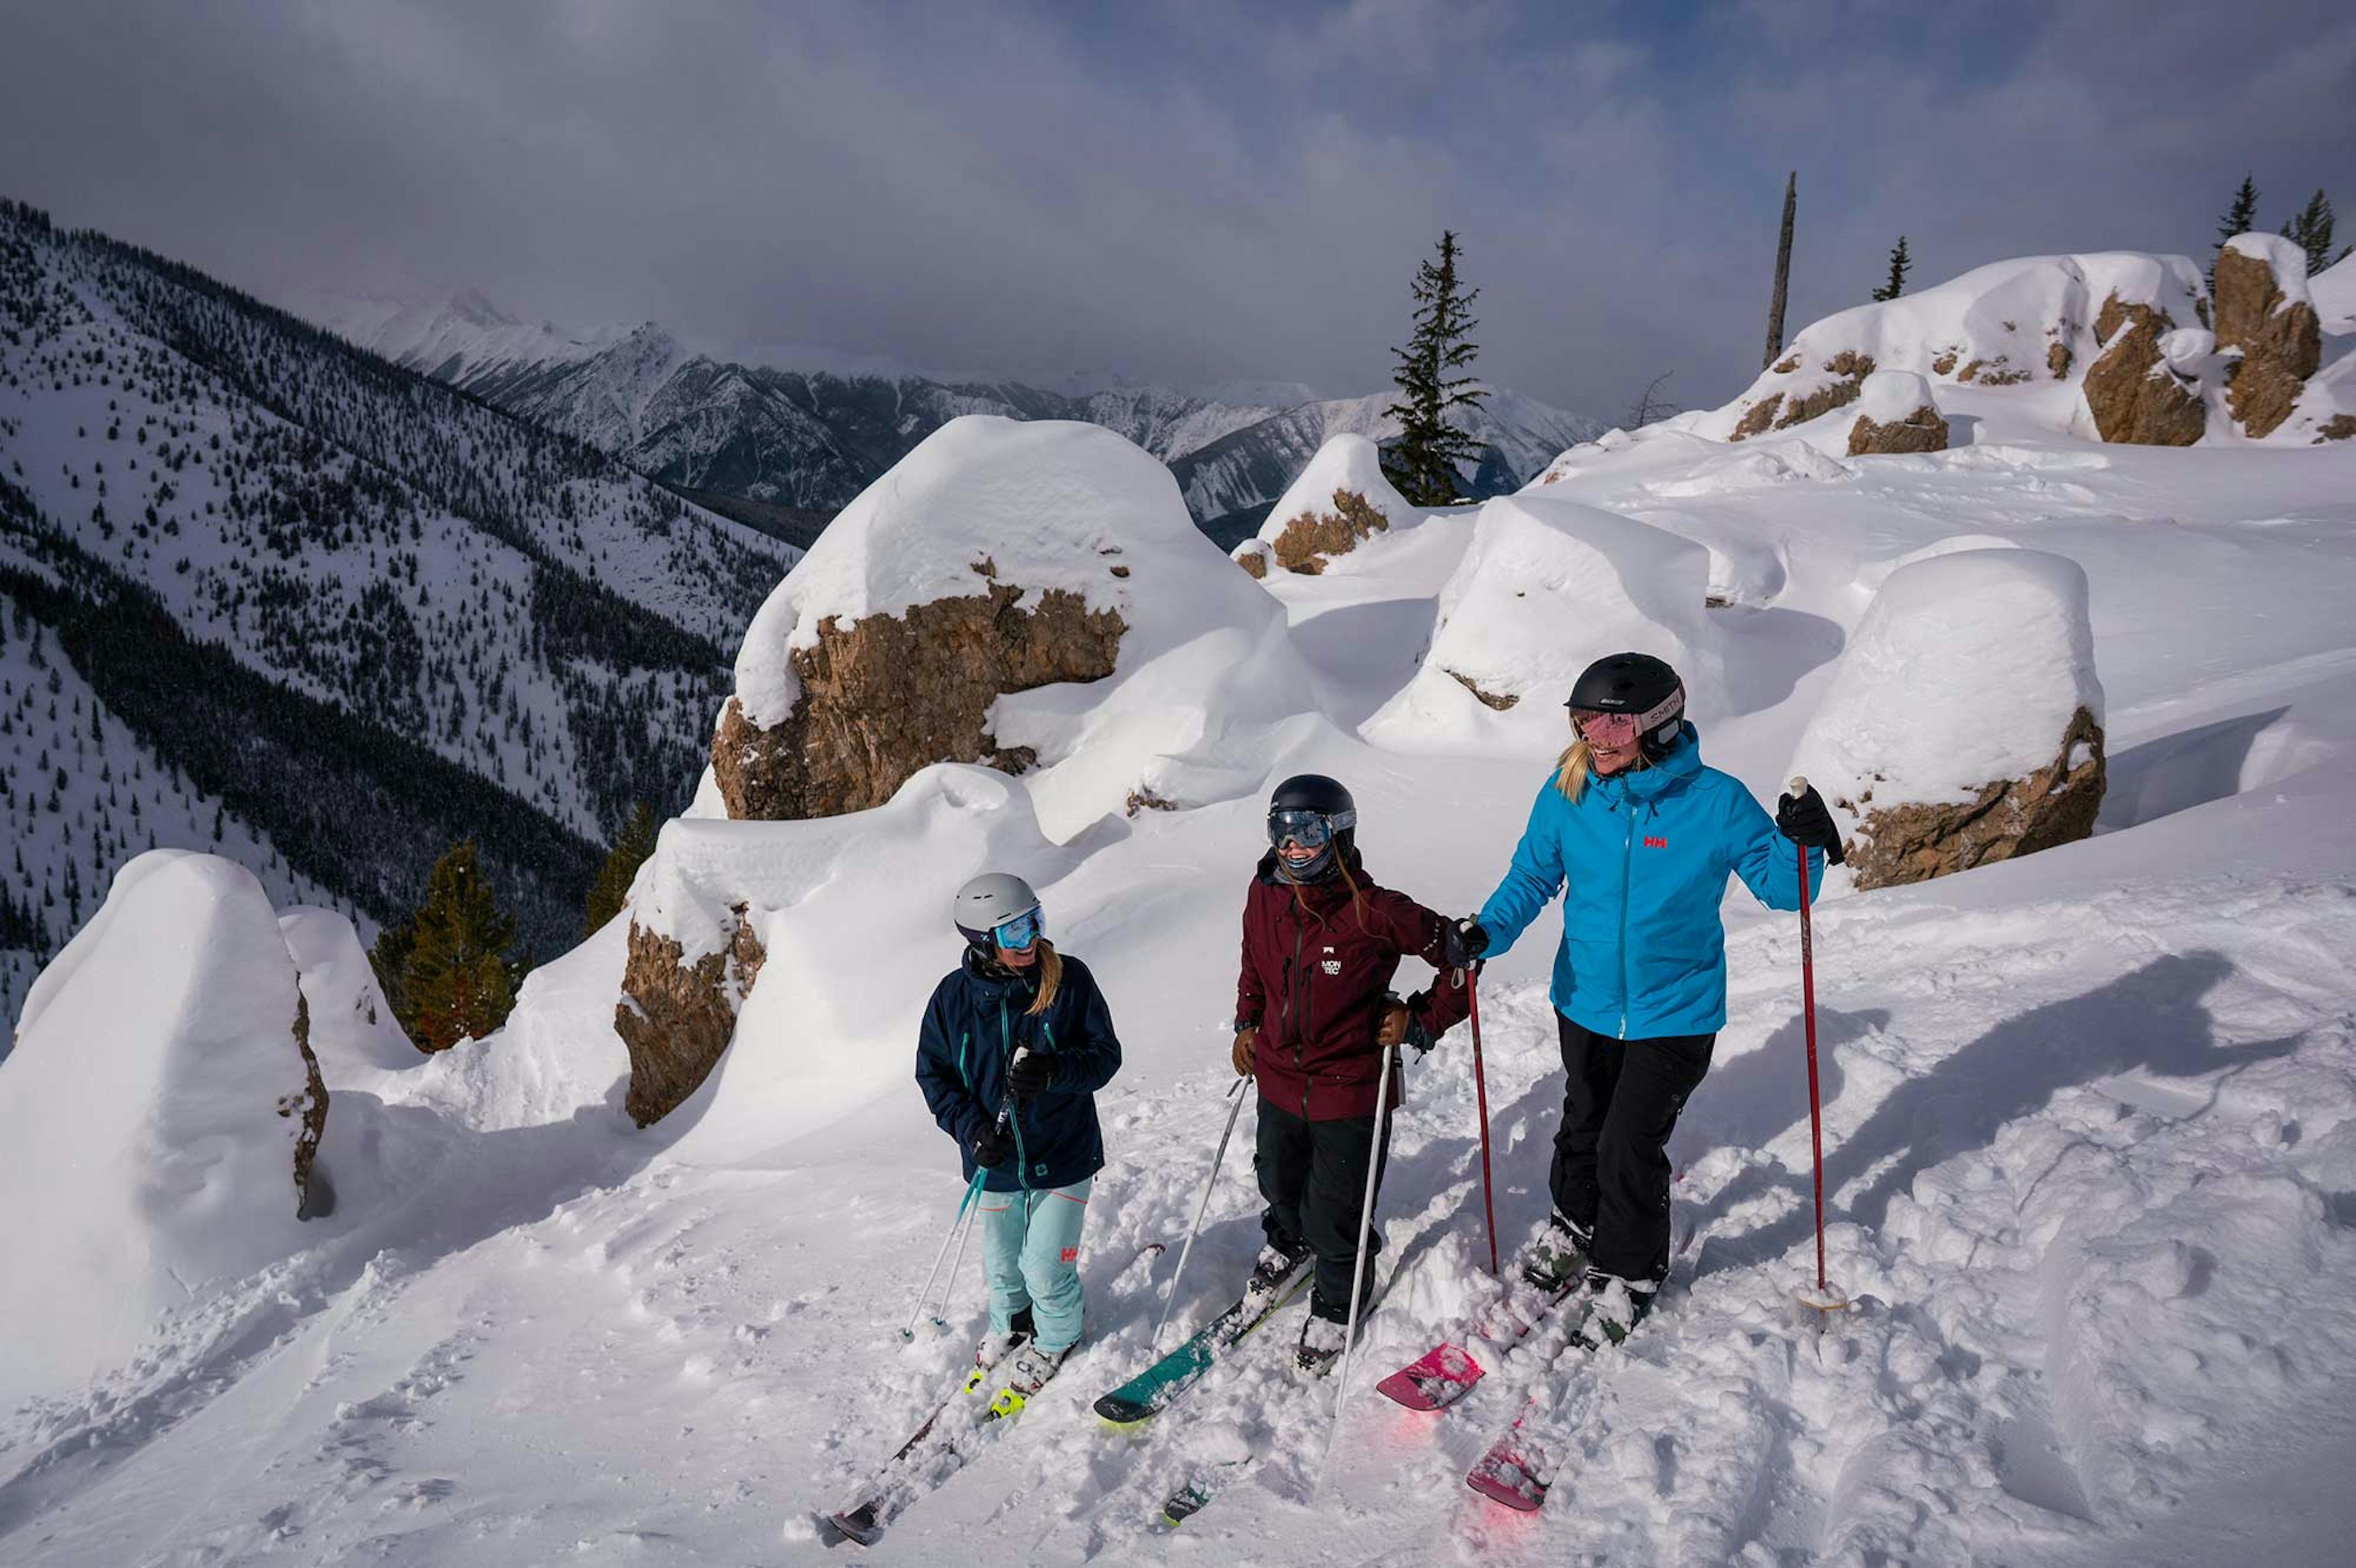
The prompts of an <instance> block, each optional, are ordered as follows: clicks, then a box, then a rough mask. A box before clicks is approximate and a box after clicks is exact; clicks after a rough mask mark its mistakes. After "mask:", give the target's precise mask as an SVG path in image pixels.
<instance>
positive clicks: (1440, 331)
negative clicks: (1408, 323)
mask: <svg viewBox="0 0 2356 1568" xmlns="http://www.w3.org/2000/svg"><path fill="white" fill-rule="evenodd" d="M1457 254H1458V249H1457V244H1456V231H1455V230H1454V229H1444V230H1442V231H1441V233H1440V260H1439V261H1437V262H1436V263H1435V262H1432V261H1426V262H1424V263H1423V264H1422V265H1421V266H1419V267H1418V268H1417V269H1416V274H1415V282H1414V283H1411V284H1409V285H1408V287H1409V289H1410V291H1411V292H1412V293H1414V295H1415V301H1416V308H1415V313H1414V318H1413V319H1414V322H1415V332H1414V335H1413V336H1411V337H1409V338H1408V346H1407V347H1405V348H1393V349H1392V350H1391V355H1392V357H1393V358H1394V359H1395V360H1396V361H1397V364H1396V366H1395V368H1393V370H1392V372H1391V379H1392V380H1393V381H1394V382H1395V383H1397V385H1398V389H1399V400H1398V402H1395V403H1393V404H1391V405H1390V406H1389V407H1388V408H1387V409H1385V410H1384V412H1385V413H1386V414H1388V415H1392V416H1395V417H1396V418H1397V419H1398V421H1399V435H1398V441H1397V442H1396V443H1394V444H1393V445H1392V447H1391V449H1390V450H1389V451H1388V452H1386V453H1384V454H1383V473H1384V475H1385V476H1386V477H1387V478H1388V479H1389V480H1390V482H1391V484H1392V485H1394V486H1396V487H1397V488H1398V493H1399V494H1400V495H1402V496H1406V497H1407V499H1408V501H1410V502H1412V503H1413V504H1414V505H1416V506H1419V507H1444V506H1447V505H1448V504H1449V503H1450V502H1451V501H1453V500H1455V499H1456V491H1457V485H1458V483H1459V480H1458V475H1457V464H1460V463H1465V462H1469V461H1472V460H1473V459H1475V458H1477V457H1479V456H1480V454H1481V443H1479V442H1476V441H1474V440H1473V439H1472V437H1471V436H1470V435H1468V434H1466V433H1465V432H1463V431H1462V430H1459V429H1458V428H1457V427H1456V426H1455V425H1453V424H1451V422H1450V417H1451V415H1452V414H1454V413H1455V411H1457V410H1459V409H1477V408H1479V407H1480V406H1481V403H1482V401H1483V399H1485V398H1487V397H1488V395H1489V394H1488V393H1487V392H1485V391H1483V390H1481V389H1479V388H1478V387H1476V386H1474V385H1473V382H1472V378H1471V377H1470V376H1459V375H1452V374H1451V372H1453V371H1459V370H1462V369H1463V368H1465V367H1466V366H1468V365H1470V364H1472V360H1473V357H1475V356H1476V355H1478V354H1479V353H1480V352H1481V350H1480V348H1479V347H1477V346H1475V345H1474V344H1473V342H1472V337H1471V334H1472V329H1473V328H1474V327H1476V326H1478V325H1481V324H1480V323H1479V322H1477V321H1475V320H1473V319H1472V314H1471V311H1472V302H1473V301H1474V300H1476V299H1479V298H1480V297H1481V291H1480V290H1479V289H1470V290H1467V289H1464V288H1463V287H1462V284H1461V283H1459V281H1458V279H1457V276H1456V258H1457Z"/></svg>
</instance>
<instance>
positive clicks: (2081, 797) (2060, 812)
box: [1835, 708, 2104, 889]
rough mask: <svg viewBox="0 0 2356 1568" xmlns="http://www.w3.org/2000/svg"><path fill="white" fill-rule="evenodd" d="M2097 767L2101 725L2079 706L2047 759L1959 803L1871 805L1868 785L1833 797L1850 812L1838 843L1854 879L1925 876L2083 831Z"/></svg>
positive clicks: (2030, 850) (1870, 883)
mask: <svg viewBox="0 0 2356 1568" xmlns="http://www.w3.org/2000/svg"><path fill="white" fill-rule="evenodd" d="M2103 785H2104V754H2103V727H2102V726H2101V725H2100V724H2097V723H2096V722H2095V721H2094V715H2093V714H2091V713H2089V712H2088V711H2087V710H2086V709H2083V708H2081V709H2078V711H2077V713H2076V714H2075V715H2074V716H2073V717H2072V720H2071V721H2070V727H2069V728H2068V729H2067V730H2066V731H2063V733H2062V736H2061V746H2060V747H2059V748H2058V749H2057V750H2056V752H2054V757H2053V761H2052V762H2051V763H2048V764H2046V765H2045V766H2044V767H2042V768H2040V769H2038V770H2037V771H2036V772H2035V773H2031V774H2029V777H2027V778H2025V779H1999V780H1997V781H1995V782H1993V783H1991V784H1987V785H1984V786H1983V787H1982V788H1981V790H1980V792H1979V794H1978V795H1977V797H1976V798H1975V799H1973V800H1971V801H1968V802H1966V803H1965V804H1962V805H1894V806H1890V807H1887V808H1885V809H1882V810H1874V809H1872V804H1871V792H1870V791H1868V792H1867V795H1866V798H1864V799H1862V800H1858V801H1846V800H1844V801H1837V802H1836V803H1835V804H1836V805H1838V806H1839V807H1840V808H1841V809H1842V810H1844V811H1847V812H1850V813H1852V814H1854V815H1855V816H1857V817H1858V834H1857V837H1855V838H1854V839H1852V840H1851V841H1850V842H1849V844H1848V845H1847V846H1846V848H1847V854H1848V859H1849V866H1850V868H1851V869H1852V870H1853V871H1854V872H1855V873H1856V876H1857V885H1858V888H1860V889H1869V888H1886V887H1893V886H1896V885H1898V884H1900V883H1903V882H1920V881H1927V880H1930V879H1931V878H1933V877H1944V876H1945V875H1947V874H1948V873H1949V872H1952V871H1967V870H1969V869H1972V868H1973V867H1975V866H1983V865H1987V864H1989V863H1991V862H1993V861H1997V860H2008V859H2012V858H2013V857H2014V856H2017V855H2029V854H2034V853H2035V852H2036V851H2038V850H2040V849H2050V848H2053V846H2055V845H2057V844H2067V843H2070V842H2072V840H2074V839H2079V838H2083V837H2087V836H2088V835H2090V834H2092V833H2093V832H2094V816H2095V813H2096V812H2098V811H2100V810H2101V809H2102V805H2103Z"/></svg>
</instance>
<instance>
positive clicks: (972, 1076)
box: [916, 948, 1120, 1192]
mask: <svg viewBox="0 0 2356 1568" xmlns="http://www.w3.org/2000/svg"><path fill="white" fill-rule="evenodd" d="M1059 956H1061V957H1062V959H1063V964H1064V977H1063V980H1062V982H1061V983H1060V984H1059V985H1058V986H1057V987H1056V988H1055V1001H1054V1002H1053V1003H1051V1004H1050V1005H1049V1006H1048V1008H1047V1010H1046V1011H1045V1012H1044V1013H1042V1014H1040V1015H1039V1016H1038V1017H1036V1018H1033V1016H1032V1015H1031V1011H1030V1008H1031V1004H1032V1003H1033V1001H1034V1000H1036V999H1037V998H1038V995H1039V991H1038V987H1036V986H1035V985H1034V984H1033V981H1032V978H1031V976H1028V975H1023V974H1017V973H1015V972H1013V971H1011V970H1010V971H1005V972H1003V973H999V972H994V971H995V966H994V965H984V963H983V961H982V959H981V956H980V955H979V954H977V953H975V952H974V951H973V950H972V949H970V948H969V949H967V951H966V955H965V961H964V962H963V963H961V964H959V965H958V967H957V969H956V971H955V972H954V973H951V974H949V975H947V976H942V979H941V983H940V984H939V985H937V986H936V987H933V999H932V1000H931V1001H929V1002H927V1003H926V1004H925V1022H924V1027H923V1029H922V1031H921V1032H920V1033H919V1034H918V1035H917V1038H916V1082H917V1083H918V1084H920V1085H921V1086H922V1087H923V1089H924V1091H925V1104H927V1105H929V1106H931V1107H932V1111H933V1120H934V1121H936V1122H938V1123H939V1124H940V1125H941V1130H942V1131H943V1132H945V1133H947V1134H948V1135H949V1136H951V1137H953V1138H955V1139H957V1144H958V1157H959V1158H960V1159H961V1161H962V1162H963V1167H964V1170H965V1178H966V1179H967V1180H968V1181H970V1180H972V1179H973V1171H974V1165H973V1140H974V1138H975V1136H976V1135H978V1134H979V1133H980V1131H981V1129H982V1128H983V1127H984V1126H985V1125H988V1124H990V1123H991V1122H994V1121H995V1120H997V1117H998V1110H999V1107H1000V1106H1001V1105H1002V1104H1005V1103H1006V1068H1007V1064H1008V1063H1009V1062H1011V1061H1013V1060H1014V1052H1015V1051H1017V1050H1018V1049H1019V1048H1021V1047H1023V1046H1026V1045H1027V1046H1029V1047H1030V1048H1031V1049H1032V1050H1033V1051H1046V1052H1048V1053H1049V1054H1050V1055H1052V1056H1053V1057H1054V1059H1055V1062H1054V1065H1055V1077H1054V1078H1053V1080H1052V1081H1051V1082H1050V1084H1049V1086H1048V1088H1047V1089H1046V1090H1045V1091H1044V1093H1040V1094H1037V1095H1035V1096H1033V1098H1032V1099H1031V1101H1030V1102H1029V1103H1028V1104H1024V1105H1023V1106H1022V1107H1021V1108H1020V1109H1019V1110H1018V1112H1017V1113H1016V1115H1015V1116H1014V1118H1013V1122H1012V1130H1013V1134H1014V1139H1015V1148H1016V1153H1015V1157H1014V1159H1013V1160H1012V1162H1010V1164H1008V1165H1006V1166H993V1167H991V1170H990V1176H989V1179H988V1180H986V1181H985V1182H983V1184H982V1185H983V1187H984V1189H986V1190H988V1191H991V1192H1017V1191H1021V1190H1023V1189H1026V1188H1047V1187H1069V1186H1070V1185H1072V1183H1074V1182H1076V1181H1080V1180H1084V1179H1087V1178H1088V1177H1091V1176H1094V1175H1095V1174H1096V1173H1097V1172H1098V1170H1101V1169H1102V1168H1104V1132H1103V1130H1102V1129H1101V1128H1100V1127H1099V1126H1098V1125H1097V1102H1096V1092H1097V1091H1098V1090H1099V1089H1101V1088H1103V1087H1104V1086H1105V1085H1106V1084H1107V1083H1110V1082H1111V1081H1112V1075H1113V1074H1114V1073H1116V1072H1119V1071H1120V1040H1119V1037H1118V1036H1116V1035H1115V1034H1114V1033H1113V1031H1112V1013H1111V1011H1110V1009H1108V1008H1107V1007H1106V1006H1105V999H1104V993H1103V992H1101V991H1099V990H1098V989H1097V982H1096V976H1093V975H1091V974H1089V973H1088V966H1087V965H1085V964H1083V963H1081V962H1080V961H1079V960H1078V959H1076V958H1074V957H1073V956H1071V955H1069V954H1062V955H1059Z"/></svg>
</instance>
